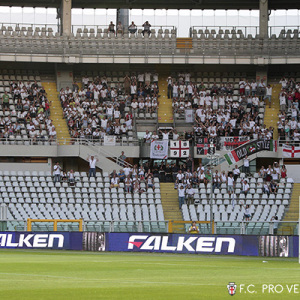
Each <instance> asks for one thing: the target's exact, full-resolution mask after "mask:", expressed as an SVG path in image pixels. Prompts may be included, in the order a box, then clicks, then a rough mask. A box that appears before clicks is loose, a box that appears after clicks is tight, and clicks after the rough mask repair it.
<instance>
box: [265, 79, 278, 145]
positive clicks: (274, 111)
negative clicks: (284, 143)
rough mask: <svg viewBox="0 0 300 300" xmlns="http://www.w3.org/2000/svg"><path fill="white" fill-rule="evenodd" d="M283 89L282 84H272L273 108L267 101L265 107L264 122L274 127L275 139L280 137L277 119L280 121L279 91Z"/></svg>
mask: <svg viewBox="0 0 300 300" xmlns="http://www.w3.org/2000/svg"><path fill="white" fill-rule="evenodd" d="M280 91H281V84H273V85H272V98H271V108H269V103H267V102H266V106H265V107H266V108H265V119H264V124H266V126H267V128H269V127H270V126H272V127H274V134H273V138H274V140H277V139H278V129H277V121H278V113H279V112H280V105H279V98H278V97H279V93H280Z"/></svg>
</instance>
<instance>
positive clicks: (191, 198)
mask: <svg viewBox="0 0 300 300" xmlns="http://www.w3.org/2000/svg"><path fill="white" fill-rule="evenodd" d="M185 192H186V198H187V204H188V205H191V204H194V194H195V191H194V189H193V188H192V186H191V185H190V184H189V185H188V186H187V188H186V190H185Z"/></svg>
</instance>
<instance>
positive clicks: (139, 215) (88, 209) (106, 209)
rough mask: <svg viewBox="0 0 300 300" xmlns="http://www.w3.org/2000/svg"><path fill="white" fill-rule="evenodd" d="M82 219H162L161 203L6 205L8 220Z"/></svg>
mask: <svg viewBox="0 0 300 300" xmlns="http://www.w3.org/2000/svg"><path fill="white" fill-rule="evenodd" d="M27 218H31V219H81V218H82V219H84V220H100V221H104V220H105V221H112V220H115V221H117V220H120V221H126V220H129V221H164V215H163V210H162V206H161V205H156V206H155V205H146V204H142V205H131V204H130V205H125V204H120V205H117V204H105V205H103V204H90V205H88V204H79V203H77V204H64V203H61V204H53V205H51V204H49V203H47V204H44V203H39V204H35V203H33V204H27V203H25V204H15V203H10V204H9V206H8V220H14V219H15V220H24V219H25V220H26V219H27Z"/></svg>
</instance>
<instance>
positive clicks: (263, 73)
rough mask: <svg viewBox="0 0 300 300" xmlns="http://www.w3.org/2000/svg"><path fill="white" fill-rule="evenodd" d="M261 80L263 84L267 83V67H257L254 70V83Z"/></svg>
mask: <svg viewBox="0 0 300 300" xmlns="http://www.w3.org/2000/svg"><path fill="white" fill-rule="evenodd" d="M262 79H263V81H264V83H265V84H267V83H268V67H267V66H259V67H257V69H256V81H257V82H260V81H261V80H262Z"/></svg>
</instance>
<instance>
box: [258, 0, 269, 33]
mask: <svg viewBox="0 0 300 300" xmlns="http://www.w3.org/2000/svg"><path fill="white" fill-rule="evenodd" d="M268 21H269V11H268V0H259V35H260V37H267V36H268Z"/></svg>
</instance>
